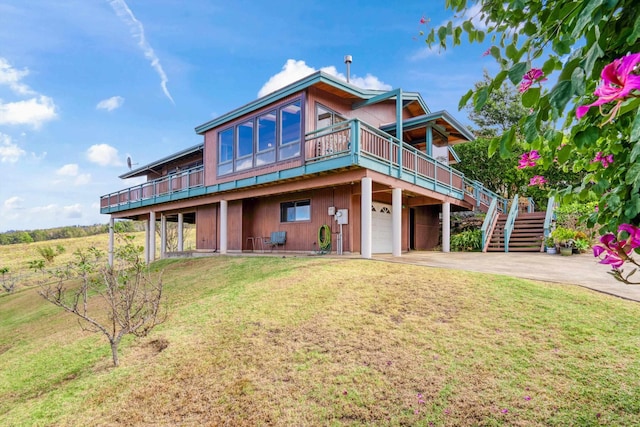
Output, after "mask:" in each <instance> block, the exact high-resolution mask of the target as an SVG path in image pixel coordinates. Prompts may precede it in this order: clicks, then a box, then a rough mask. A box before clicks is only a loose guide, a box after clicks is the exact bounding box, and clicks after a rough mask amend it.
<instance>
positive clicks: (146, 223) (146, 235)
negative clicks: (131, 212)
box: [144, 219, 151, 264]
mask: <svg viewBox="0 0 640 427" xmlns="http://www.w3.org/2000/svg"><path fill="white" fill-rule="evenodd" d="M149 222H150V221H149V220H148V219H147V220H145V221H144V262H145V263H147V264H149V262H150V259H151V258H150V256H149Z"/></svg>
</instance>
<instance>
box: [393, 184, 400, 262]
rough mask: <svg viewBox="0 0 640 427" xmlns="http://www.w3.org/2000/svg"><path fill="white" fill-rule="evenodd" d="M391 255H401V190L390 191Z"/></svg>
mask: <svg viewBox="0 0 640 427" xmlns="http://www.w3.org/2000/svg"><path fill="white" fill-rule="evenodd" d="M391 203H392V206H391V224H392V225H391V226H392V228H391V230H392V231H391V238H392V248H393V249H392V250H393V252H392V255H393V256H401V255H402V189H401V188H394V189H393V190H391Z"/></svg>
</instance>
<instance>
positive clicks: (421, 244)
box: [414, 205, 441, 251]
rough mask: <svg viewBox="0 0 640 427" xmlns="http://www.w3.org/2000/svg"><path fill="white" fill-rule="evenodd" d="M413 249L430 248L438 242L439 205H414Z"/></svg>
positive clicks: (424, 249)
mask: <svg viewBox="0 0 640 427" xmlns="http://www.w3.org/2000/svg"><path fill="white" fill-rule="evenodd" d="M414 209H415V211H414V212H415V217H414V221H415V223H414V230H415V236H414V238H415V241H414V242H415V249H416V250H419V251H428V250H432V249H433V248H435V247H436V246H438V244H439V243H440V210H441V207H440V205H432V206H418V207H415V208H414Z"/></svg>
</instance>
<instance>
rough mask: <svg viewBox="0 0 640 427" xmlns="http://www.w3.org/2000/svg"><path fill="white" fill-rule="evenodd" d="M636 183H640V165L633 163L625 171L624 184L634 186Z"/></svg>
mask: <svg viewBox="0 0 640 427" xmlns="http://www.w3.org/2000/svg"><path fill="white" fill-rule="evenodd" d="M638 181H640V163H634V164H633V165H631V167H630V168H629V170H627V174H626V175H625V177H624V182H625V184H634V183H636V182H638Z"/></svg>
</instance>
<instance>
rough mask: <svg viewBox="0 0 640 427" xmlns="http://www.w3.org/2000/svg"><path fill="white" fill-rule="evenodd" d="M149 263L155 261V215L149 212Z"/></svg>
mask: <svg viewBox="0 0 640 427" xmlns="http://www.w3.org/2000/svg"><path fill="white" fill-rule="evenodd" d="M148 241H149V262H153V261H155V260H156V213H155V212H154V211H151V212H149V240H148Z"/></svg>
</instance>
